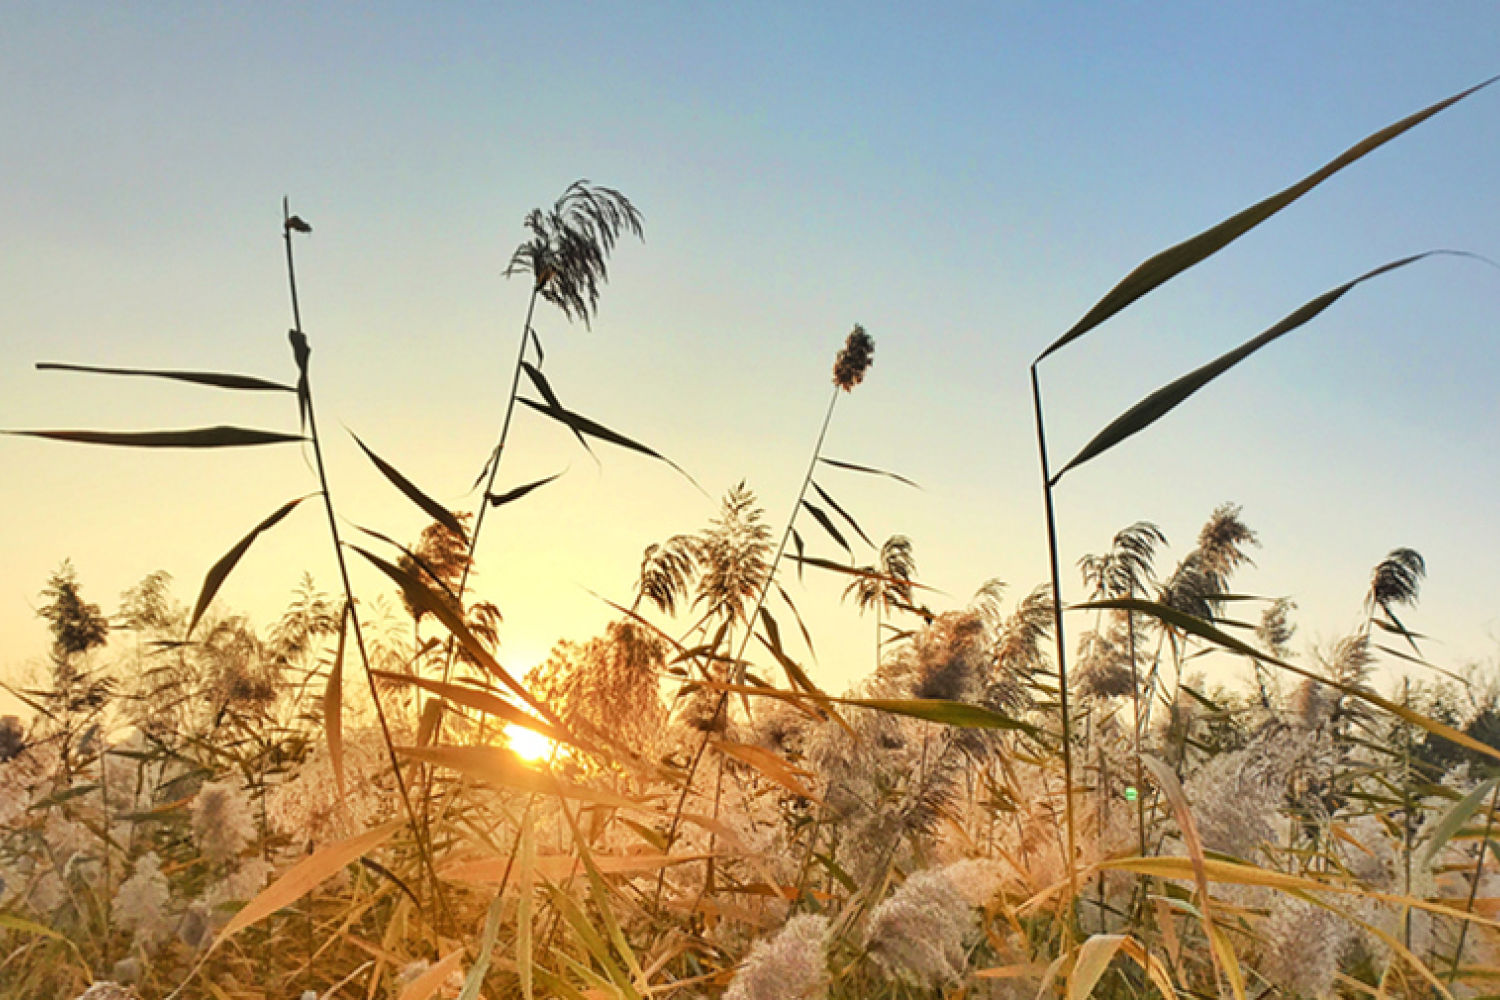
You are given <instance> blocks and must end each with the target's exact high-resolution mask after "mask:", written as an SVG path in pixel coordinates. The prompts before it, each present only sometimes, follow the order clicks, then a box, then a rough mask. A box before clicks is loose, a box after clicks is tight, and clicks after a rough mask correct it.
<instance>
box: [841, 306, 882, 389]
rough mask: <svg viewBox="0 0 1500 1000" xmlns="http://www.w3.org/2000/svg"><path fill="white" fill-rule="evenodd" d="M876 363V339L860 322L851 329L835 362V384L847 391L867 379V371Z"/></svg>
mask: <svg viewBox="0 0 1500 1000" xmlns="http://www.w3.org/2000/svg"><path fill="white" fill-rule="evenodd" d="M874 363H875V340H874V338H873V337H871V336H870V335H869V334H868V333H866V332H865V328H864V327H862V326H860V325H859V324H858V323H855V324H854V329H853V330H851V331H849V336H848V337H847V338H845V340H844V346H843V348H842V349H841V350H840V351H839V356H838V358H836V359H835V360H834V362H833V384H834V385H836V386H838V387H839V388H840V389H843V390H844V391H845V392H849V391H851V390H852V389H853V388H854V387H855V386H857V385H859V384H860V383H861V382H863V381H864V379H865V372H867V371H869V370H870V365H872V364H874Z"/></svg>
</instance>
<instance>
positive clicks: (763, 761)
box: [710, 740, 823, 803]
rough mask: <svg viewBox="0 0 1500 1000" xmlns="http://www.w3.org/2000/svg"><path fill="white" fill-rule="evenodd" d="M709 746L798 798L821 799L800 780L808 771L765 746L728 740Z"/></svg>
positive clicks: (818, 800) (817, 800)
mask: <svg viewBox="0 0 1500 1000" xmlns="http://www.w3.org/2000/svg"><path fill="white" fill-rule="evenodd" d="M710 746H712V747H713V748H714V749H715V750H717V751H719V752H720V753H722V754H723V755H724V756H726V757H733V758H734V759H735V760H737V761H739V762H740V763H741V764H744V765H745V766H747V767H750V768H753V769H754V770H756V771H759V772H760V773H761V774H762V775H764V776H765V777H766V778H767V779H769V780H770V781H771V782H773V783H774V784H777V785H780V786H781V787H782V788H784V789H786V790H787V791H789V792H791V793H792V794H793V795H796V796H798V797H799V798H804V799H808V800H810V801H813V802H818V803H821V802H822V801H823V800H822V799H821V798H819V797H818V796H817V795H816V794H814V793H813V791H812V789H810V788H808V787H807V786H806V785H804V784H803V783H802V781H801V780H800V779H801V778H803V777H805V776H807V774H808V773H809V772H807V771H804V770H802V769H801V768H795V767H793V766H792V765H790V764H788V763H787V762H786V761H785V760H783V759H782V758H780V757H778V756H777V755H776V754H775V753H773V752H772V751H770V750H767V749H766V748H765V747H761V746H755V745H754V744H750V743H734V742H731V741H729V740H714V741H713V742H712V743H711V744H710Z"/></svg>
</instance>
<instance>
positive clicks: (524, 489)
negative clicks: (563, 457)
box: [484, 470, 566, 507]
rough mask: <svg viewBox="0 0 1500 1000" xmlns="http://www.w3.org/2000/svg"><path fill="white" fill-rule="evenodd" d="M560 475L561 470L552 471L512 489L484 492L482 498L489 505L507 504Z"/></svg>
mask: <svg viewBox="0 0 1500 1000" xmlns="http://www.w3.org/2000/svg"><path fill="white" fill-rule="evenodd" d="M564 471H566V470H564ZM561 476H562V473H561V472H554V473H553V474H552V475H550V476H548V477H547V478H546V479H538V480H536V481H535V482H530V483H527V484H526V485H524V486H517V487H516V488H515V489H513V490H506V491H505V492H504V493H486V494H485V495H484V498H485V499H486V500H488V501H489V504H490V506H491V507H500V506H502V505H504V504H508V503H511V502H513V501H515V500H519V499H521V498H522V497H524V496H525V495H526V494H528V493H530V492H531V491H532V490H535V489H539V488H541V487H543V486H546V485H547V484H548V483H550V482H552V481H553V480H554V479H558V478H559V477H561Z"/></svg>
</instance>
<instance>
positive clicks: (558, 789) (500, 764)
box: [396, 746, 656, 815]
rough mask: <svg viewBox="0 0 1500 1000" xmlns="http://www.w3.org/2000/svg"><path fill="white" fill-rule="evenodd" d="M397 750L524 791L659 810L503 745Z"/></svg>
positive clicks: (472, 776) (415, 757)
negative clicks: (570, 777) (543, 766)
mask: <svg viewBox="0 0 1500 1000" xmlns="http://www.w3.org/2000/svg"><path fill="white" fill-rule="evenodd" d="M396 752H397V753H398V754H400V755H401V756H403V757H409V758H411V759H412V760H418V761H421V762H422V763H424V764H432V765H435V766H437V767H446V768H450V769H452V770H454V771H457V772H459V773H460V774H464V775H468V776H469V777H471V778H477V779H479V780H481V781H488V782H491V783H493V784H497V785H503V786H505V787H507V788H516V789H519V790H521V791H523V792H536V793H537V794H539V795H556V796H559V797H561V798H568V799H578V800H579V801H582V802H593V803H595V804H596V805H601V806H609V807H611V808H614V809H631V810H635V811H636V812H646V813H651V814H653V815H654V814H655V812H656V810H655V809H654V808H653V807H652V806H651V805H650V804H649V803H645V802H638V801H636V800H635V799H628V798H626V797H625V796H623V795H617V794H615V793H614V792H611V791H609V790H607V789H603V788H589V787H588V786H586V785H575V784H573V783H572V782H567V781H563V780H562V779H561V778H558V777H557V776H555V775H553V774H552V773H551V772H550V771H541V770H537V769H535V768H533V767H529V766H528V765H527V764H525V763H524V762H523V761H522V760H521V758H520V757H517V756H516V755H515V754H514V753H513V752H512V751H510V750H507V749H504V748H503V747H481V746H469V747H465V746H436V747H400V746H398V747H396Z"/></svg>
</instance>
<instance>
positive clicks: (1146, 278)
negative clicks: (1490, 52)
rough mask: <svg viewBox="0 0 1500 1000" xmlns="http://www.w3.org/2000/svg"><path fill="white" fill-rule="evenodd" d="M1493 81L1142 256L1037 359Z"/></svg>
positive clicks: (1363, 142) (1373, 137)
mask: <svg viewBox="0 0 1500 1000" xmlns="http://www.w3.org/2000/svg"><path fill="white" fill-rule="evenodd" d="M1496 80H1500V76H1492V77H1490V78H1489V79H1488V80H1485V81H1484V82H1483V83H1480V84H1478V85H1476V86H1473V87H1470V88H1469V89H1468V90H1465V91H1462V92H1460V93H1458V94H1455V95H1453V96H1452V97H1449V98H1447V99H1446V100H1442V101H1439V102H1438V103H1436V104H1433V105H1431V106H1430V107H1427V108H1425V109H1423V110H1421V111H1418V112H1417V113H1416V114H1414V115H1410V116H1408V117H1406V118H1403V119H1402V120H1401V121H1399V122H1397V123H1395V124H1394V125H1390V126H1387V127H1386V128H1383V129H1381V130H1380V131H1379V132H1376V133H1374V134H1372V135H1370V136H1367V137H1366V138H1364V139H1362V140H1360V141H1359V142H1357V143H1355V144H1354V145H1353V146H1350V147H1349V148H1348V149H1346V150H1345V151H1344V152H1343V153H1341V154H1339V155H1338V156H1337V157H1335V158H1334V159H1332V160H1330V161H1329V162H1328V163H1327V164H1325V165H1324V166H1322V167H1321V168H1319V169H1318V170H1316V171H1314V172H1313V173H1311V174H1309V175H1307V176H1306V177H1304V178H1303V179H1302V180H1300V181H1298V182H1297V183H1295V184H1293V185H1292V186H1291V187H1289V188H1286V189H1284V190H1282V191H1279V192H1277V193H1276V194H1274V195H1272V196H1271V197H1269V198H1267V199H1265V200H1264V201H1260V202H1257V203H1256V204H1254V205H1251V206H1250V207H1249V208H1247V209H1245V210H1244V211H1242V212H1240V213H1238V214H1237V215H1234V216H1231V217H1230V218H1228V219H1225V220H1224V221H1223V222H1221V223H1219V224H1218V225H1216V226H1213V227H1212V228H1210V229H1206V230H1204V231H1203V232H1201V233H1199V234H1198V235H1197V236H1194V237H1192V238H1191V239H1188V240H1184V241H1183V242H1181V243H1179V244H1177V245H1176V246H1174V247H1171V248H1169V249H1167V250H1163V251H1162V252H1161V253H1159V254H1157V255H1156V256H1154V257H1152V258H1151V259H1150V260H1147V261H1145V262H1144V263H1142V264H1141V265H1140V266H1138V267H1137V268H1136V269H1135V270H1134V271H1131V272H1130V273H1129V274H1127V275H1126V276H1125V277H1124V278H1123V279H1122V280H1121V281H1120V283H1119V284H1118V285H1116V286H1115V287H1114V288H1113V289H1111V290H1110V292H1109V293H1108V294H1107V295H1105V296H1104V298H1102V299H1100V300H1099V301H1098V303H1096V304H1095V305H1094V307H1093V308H1092V309H1090V310H1089V311H1088V312H1087V313H1086V314H1084V316H1083V318H1082V319H1080V320H1079V321H1078V322H1077V323H1074V324H1073V326H1072V327H1071V328H1070V329H1069V330H1068V332H1067V333H1064V334H1063V335H1062V336H1061V337H1059V338H1058V339H1057V341H1056V342H1054V343H1053V344H1052V346H1051V347H1048V348H1047V349H1046V350H1045V351H1043V352H1042V353H1041V355H1040V356H1038V357H1037V361H1041V360H1042V358H1045V357H1046V356H1047V355H1049V354H1051V353H1052V352H1053V351H1056V350H1058V349H1059V348H1062V347H1063V346H1065V345H1067V344H1069V343H1071V342H1072V341H1074V340H1077V339H1078V338H1079V337H1081V336H1083V335H1084V334H1085V333H1088V332H1089V331H1090V330H1092V329H1093V328H1094V327H1096V326H1098V325H1099V324H1100V323H1103V322H1104V321H1105V320H1107V319H1109V318H1110V317H1111V316H1113V315H1114V314H1115V313H1117V312H1119V311H1120V310H1122V309H1124V308H1125V307H1126V306H1128V305H1130V304H1131V303H1132V302H1134V301H1135V300H1136V299H1139V298H1140V297H1141V296H1143V295H1146V294H1147V293H1148V292H1150V291H1152V290H1153V289H1155V288H1157V287H1158V286H1160V285H1163V284H1165V283H1166V282H1168V281H1170V280H1172V279H1173V278H1175V277H1176V276H1177V275H1179V274H1181V273H1182V272H1183V271H1186V270H1187V269H1188V268H1190V267H1192V266H1193V265H1195V264H1197V263H1199V262H1200V261H1202V260H1205V259H1206V258H1208V257H1210V256H1212V255H1213V254H1215V253H1217V252H1218V251H1220V250H1222V249H1223V248H1224V247H1226V246H1228V245H1229V244H1230V243H1232V242H1234V241H1235V240H1236V239H1238V238H1239V237H1241V236H1243V235H1244V234H1245V233H1247V232H1249V231H1250V230H1251V229H1254V228H1255V227H1256V226H1258V225H1260V224H1261V223H1262V222H1264V221H1266V220H1267V219H1269V218H1270V217H1271V216H1273V215H1275V214H1276V213H1277V212H1279V211H1281V210H1282V209H1283V208H1286V207H1287V206H1288V205H1290V204H1291V203H1292V202H1294V201H1296V200H1297V199H1298V198H1300V197H1302V196H1303V195H1304V194H1306V193H1307V192H1308V191H1311V190H1312V189H1313V188H1315V187H1317V186H1318V185H1319V184H1321V183H1323V182H1324V181H1325V180H1327V179H1328V178H1329V177H1332V176H1333V175H1334V174H1336V173H1338V172H1339V171H1340V170H1342V169H1344V168H1345V167H1347V166H1348V165H1349V164H1351V163H1353V162H1354V161H1355V160H1358V159H1359V158H1360V157H1362V156H1364V155H1365V154H1366V153H1369V152H1372V151H1374V150H1376V149H1378V148H1380V147H1381V146H1383V145H1385V144H1386V143H1387V142H1390V141H1391V140H1392V139H1394V138H1396V137H1397V136H1399V135H1401V134H1402V133H1403V132H1405V131H1407V130H1408V129H1410V128H1413V127H1415V126H1417V125H1420V124H1421V123H1422V122H1424V121H1426V120H1427V119H1429V118H1431V117H1432V116H1433V115H1435V114H1437V113H1438V112H1439V111H1442V110H1444V109H1445V108H1447V107H1449V106H1451V105H1453V104H1456V103H1457V102H1459V101H1461V100H1463V99H1464V98H1465V97H1468V96H1469V95H1470V94H1472V93H1474V92H1475V91H1477V90H1482V89H1483V88H1485V87H1488V86H1489V85H1490V84H1492V83H1494V82H1495V81H1496Z"/></svg>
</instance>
